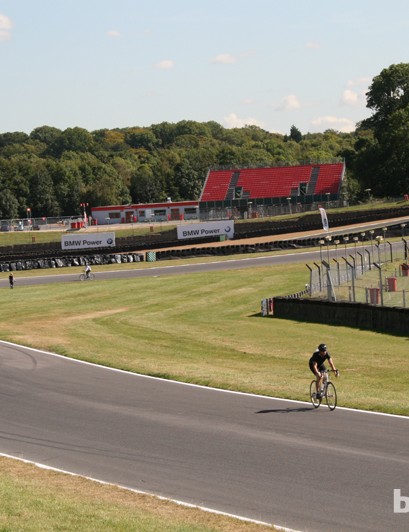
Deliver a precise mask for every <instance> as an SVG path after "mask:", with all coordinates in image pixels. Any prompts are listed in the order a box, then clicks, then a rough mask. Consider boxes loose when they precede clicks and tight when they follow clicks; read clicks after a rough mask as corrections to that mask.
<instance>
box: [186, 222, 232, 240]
mask: <svg viewBox="0 0 409 532" xmlns="http://www.w3.org/2000/svg"><path fill="white" fill-rule="evenodd" d="M177 234H178V240H184V239H187V238H206V237H209V236H222V235H224V236H225V237H226V238H233V237H234V220H220V221H218V222H205V223H201V224H185V225H178V226H177Z"/></svg>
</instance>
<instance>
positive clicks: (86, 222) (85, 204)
mask: <svg viewBox="0 0 409 532" xmlns="http://www.w3.org/2000/svg"><path fill="white" fill-rule="evenodd" d="M88 205H89V203H80V207H81V209H83V212H84V214H83V219H84V223H85V225H88V217H87V207H88Z"/></svg>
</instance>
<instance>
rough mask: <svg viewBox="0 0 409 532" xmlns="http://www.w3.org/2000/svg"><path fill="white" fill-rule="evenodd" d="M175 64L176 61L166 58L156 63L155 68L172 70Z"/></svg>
mask: <svg viewBox="0 0 409 532" xmlns="http://www.w3.org/2000/svg"><path fill="white" fill-rule="evenodd" d="M174 66H175V63H174V61H171V60H170V59H164V60H163V61H159V63H156V65H155V68H158V69H159V70H171V69H172V68H173V67H174Z"/></svg>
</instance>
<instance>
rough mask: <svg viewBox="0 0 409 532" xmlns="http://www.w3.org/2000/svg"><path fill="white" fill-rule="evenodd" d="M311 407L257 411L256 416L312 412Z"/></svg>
mask: <svg viewBox="0 0 409 532" xmlns="http://www.w3.org/2000/svg"><path fill="white" fill-rule="evenodd" d="M314 410H315V408H313V407H312V406H299V407H297V408H290V407H288V408H271V409H269V410H259V411H258V412H256V414H292V413H294V412H314Z"/></svg>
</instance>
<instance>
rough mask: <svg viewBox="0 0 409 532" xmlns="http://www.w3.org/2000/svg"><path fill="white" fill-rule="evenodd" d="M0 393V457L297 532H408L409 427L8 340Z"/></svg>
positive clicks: (0, 351)
mask: <svg viewBox="0 0 409 532" xmlns="http://www.w3.org/2000/svg"><path fill="white" fill-rule="evenodd" d="M305 384H306V391H307V388H308V382H306V383H305ZM340 386H341V384H340ZM0 394H1V405H2V406H1V409H0V451H1V452H3V453H5V454H9V455H13V456H15V457H19V458H23V459H27V460H31V461H35V462H38V463H41V464H45V465H47V466H50V467H55V468H59V469H63V470H66V471H70V472H74V473H78V474H81V475H85V476H88V477H92V478H96V479H100V480H103V481H107V482H112V483H116V484H119V485H123V486H127V487H131V488H134V489H138V490H142V491H145V492H151V493H155V494H160V495H163V496H165V497H169V498H172V499H176V500H179V501H184V502H188V503H192V504H197V505H200V506H203V507H207V508H212V509H215V510H219V511H223V512H228V513H231V514H235V515H240V516H244V517H247V518H251V519H256V520H259V521H263V522H270V523H274V524H278V525H281V526H286V527H289V528H291V529H296V530H324V531H346V530H353V531H359V530H368V531H371V532H374V531H378V530H379V531H386V530H388V531H389V530H390V531H404V530H405V531H407V530H408V529H409V513H394V506H393V490H394V489H400V490H401V494H402V495H403V496H408V497H409V419H408V418H402V417H392V416H384V415H377V414H370V413H365V412H358V411H350V410H343V409H337V410H336V411H335V412H330V411H329V410H328V408H327V407H323V406H321V408H319V409H318V410H314V409H313V408H312V407H311V406H310V405H309V404H307V403H299V402H298V403H297V402H291V401H285V400H277V399H271V398H266V397H259V396H252V395H245V394H238V393H231V392H225V391H221V390H214V389H209V388H202V387H196V386H190V385H185V384H180V383H175V382H171V381H165V380H160V379H153V378H149V377H144V376H140V375H133V374H129V373H125V372H121V371H116V370H112V369H108V368H102V367H98V366H93V365H90V364H86V363H81V362H78V361H74V360H71V359H67V358H64V357H60V356H53V355H51V354H47V353H42V352H39V351H35V350H32V349H27V348H24V347H20V346H15V345H13V344H7V343H0ZM408 510H409V508H408Z"/></svg>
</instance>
